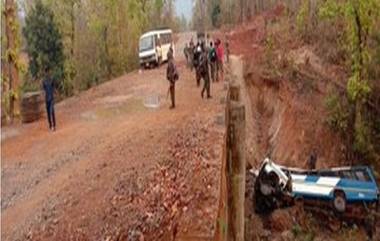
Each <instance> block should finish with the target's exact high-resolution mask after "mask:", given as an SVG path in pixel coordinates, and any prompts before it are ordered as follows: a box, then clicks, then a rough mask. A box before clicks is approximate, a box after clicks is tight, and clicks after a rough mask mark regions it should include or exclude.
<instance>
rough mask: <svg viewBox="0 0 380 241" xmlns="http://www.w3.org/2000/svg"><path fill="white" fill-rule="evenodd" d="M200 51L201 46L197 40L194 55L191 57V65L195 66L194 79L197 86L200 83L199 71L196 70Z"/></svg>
mask: <svg viewBox="0 0 380 241" xmlns="http://www.w3.org/2000/svg"><path fill="white" fill-rule="evenodd" d="M201 53H202V48H201V45H200V43H199V42H198V43H197V45H196V46H195V47H194V57H193V65H194V68H195V79H196V80H197V86H198V87H199V86H200V85H201V78H202V76H201V75H200V72H199V71H198V69H199V68H198V67H199V59H200V56H201Z"/></svg>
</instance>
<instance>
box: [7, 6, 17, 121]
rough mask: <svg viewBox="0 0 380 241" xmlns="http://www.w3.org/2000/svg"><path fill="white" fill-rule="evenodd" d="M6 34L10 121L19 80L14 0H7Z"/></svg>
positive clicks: (12, 116) (12, 115)
mask: <svg viewBox="0 0 380 241" xmlns="http://www.w3.org/2000/svg"><path fill="white" fill-rule="evenodd" d="M4 15H5V35H6V39H7V46H6V48H7V49H6V52H5V53H6V55H7V56H6V60H5V62H6V65H7V68H6V69H5V71H4V73H6V75H7V77H8V88H6V89H5V91H7V92H8V96H9V109H8V110H7V112H8V115H9V116H8V117H9V120H10V122H12V121H13V118H14V102H15V96H14V85H15V83H18V82H19V76H18V69H17V65H16V61H17V58H18V53H17V46H16V34H17V33H16V29H17V28H15V24H16V5H15V3H14V1H13V0H6V1H5V11H4Z"/></svg>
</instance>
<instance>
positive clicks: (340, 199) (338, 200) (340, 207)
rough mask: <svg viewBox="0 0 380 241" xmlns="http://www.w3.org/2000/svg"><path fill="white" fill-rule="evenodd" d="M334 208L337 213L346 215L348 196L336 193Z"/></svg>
mask: <svg viewBox="0 0 380 241" xmlns="http://www.w3.org/2000/svg"><path fill="white" fill-rule="evenodd" d="M333 206H334V209H335V211H337V212H339V213H344V212H345V211H346V206H347V201H346V195H345V194H344V192H342V191H335V192H334V200H333Z"/></svg>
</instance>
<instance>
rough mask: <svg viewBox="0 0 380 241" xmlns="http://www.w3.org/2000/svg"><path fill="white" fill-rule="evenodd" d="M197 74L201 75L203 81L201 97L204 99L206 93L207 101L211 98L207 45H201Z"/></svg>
mask: <svg viewBox="0 0 380 241" xmlns="http://www.w3.org/2000/svg"><path fill="white" fill-rule="evenodd" d="M197 72H198V73H199V76H200V78H202V79H203V88H202V92H201V96H202V98H203V96H204V92H205V91H206V92H207V99H209V98H211V94H210V77H209V72H208V52H207V50H206V44H205V43H204V42H202V44H201V53H200V56H199V64H198V69H197Z"/></svg>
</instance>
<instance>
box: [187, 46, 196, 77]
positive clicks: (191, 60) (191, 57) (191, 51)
mask: <svg viewBox="0 0 380 241" xmlns="http://www.w3.org/2000/svg"><path fill="white" fill-rule="evenodd" d="M194 49H195V46H194V42H193V38H191V40H190V43H189V48H188V51H187V52H188V56H189V66H190V70H191V71H193V68H194V65H193V63H194Z"/></svg>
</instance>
